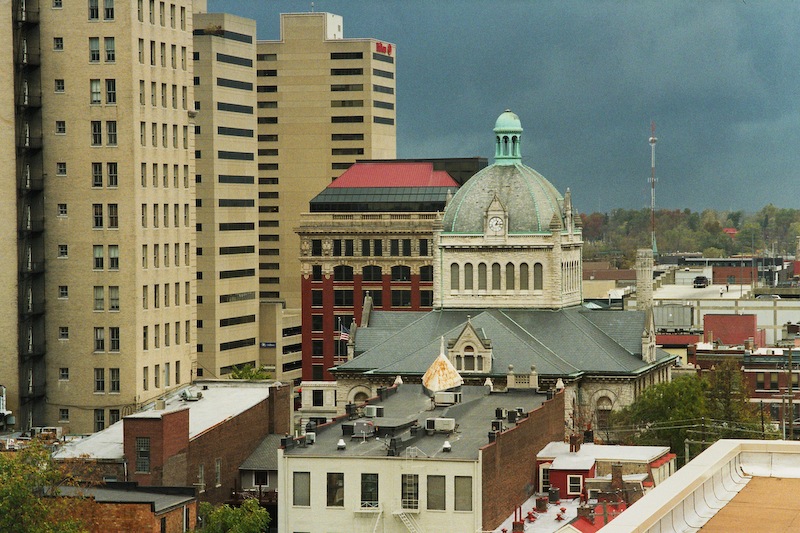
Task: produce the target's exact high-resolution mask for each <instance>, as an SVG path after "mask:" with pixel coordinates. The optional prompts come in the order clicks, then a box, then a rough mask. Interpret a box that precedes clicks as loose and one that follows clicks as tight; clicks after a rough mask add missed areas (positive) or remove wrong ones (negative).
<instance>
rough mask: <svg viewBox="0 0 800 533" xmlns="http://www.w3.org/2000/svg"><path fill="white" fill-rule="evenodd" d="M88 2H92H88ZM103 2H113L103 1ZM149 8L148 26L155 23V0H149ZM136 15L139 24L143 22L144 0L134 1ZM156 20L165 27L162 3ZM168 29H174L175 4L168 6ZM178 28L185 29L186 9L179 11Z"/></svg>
mask: <svg viewBox="0 0 800 533" xmlns="http://www.w3.org/2000/svg"><path fill="white" fill-rule="evenodd" d="M89 1H90V2H91V1H92V0H89ZM104 1H105V2H109V1H113V0H104ZM149 7H150V11H149V13H150V24H155V23H156V5H155V0H149ZM136 14H137V18H138V20H139V22H144V0H137V1H136ZM158 20H159V23H160V24H161V26H162V27H166V5H165V3H164V2H159V3H158ZM169 27H170V28H172V29H175V4H170V5H169ZM180 28H181V30H185V29H186V8H185V7H181V9H180Z"/></svg>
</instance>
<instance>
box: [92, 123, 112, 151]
mask: <svg viewBox="0 0 800 533" xmlns="http://www.w3.org/2000/svg"><path fill="white" fill-rule="evenodd" d="M90 128H91V129H90V134H91V135H90V144H91V145H92V146H102V145H103V121H101V120H93V121H91V123H90ZM105 133H106V146H117V121H116V120H107V121H106V127H105Z"/></svg>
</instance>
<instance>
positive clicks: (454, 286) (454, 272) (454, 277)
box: [450, 263, 459, 291]
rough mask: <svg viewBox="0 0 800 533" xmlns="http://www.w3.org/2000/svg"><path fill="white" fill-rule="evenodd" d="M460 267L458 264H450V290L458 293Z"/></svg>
mask: <svg viewBox="0 0 800 533" xmlns="http://www.w3.org/2000/svg"><path fill="white" fill-rule="evenodd" d="M458 278H459V267H458V263H451V264H450V290H451V291H457V290H458V288H459V279H458Z"/></svg>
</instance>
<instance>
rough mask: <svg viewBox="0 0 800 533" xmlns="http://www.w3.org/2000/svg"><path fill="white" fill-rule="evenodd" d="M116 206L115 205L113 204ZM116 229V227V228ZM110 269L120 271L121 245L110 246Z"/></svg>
mask: <svg viewBox="0 0 800 533" xmlns="http://www.w3.org/2000/svg"><path fill="white" fill-rule="evenodd" d="M112 205H114V204H112ZM115 227H116V226H115ZM108 269H109V270H119V245H118V244H109V245H108Z"/></svg>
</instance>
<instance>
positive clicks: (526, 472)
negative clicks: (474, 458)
mask: <svg viewBox="0 0 800 533" xmlns="http://www.w3.org/2000/svg"><path fill="white" fill-rule="evenodd" d="M563 439H564V393H563V392H560V393H558V394H556V396H555V398H553V399H552V400H550V401H547V402H545V404H544V405H543V406H542V407H540V408H539V409H536V410H535V411H531V412H530V413H529V414H528V417H527V418H526V419H524V420H523V421H522V422H520V423H518V424H517V426H516V427H514V428H512V429H509V430H508V431H505V432H503V433H500V434H498V435H497V440H496V441H495V442H494V443H493V444H489V445H487V446H484V447H483V448H482V465H481V467H482V476H483V486H482V487H481V498H482V502H483V504H482V506H483V516H482V524H483V526H482V528H483V529H484V530H492V529H495V528H497V527H498V526H499V525H500V524H501V523H502V522H503V520H505V519H506V518H507V517H508V516H509V515H511V513H513V512H514V509H515V508H516V507H517V506H518V505H520V504H522V503H523V502H524V501H525V500H526V499H528V497H529V496H530V494H531V493H532V492H534V490H535V487H536V483H537V478H536V475H537V472H536V454H537V453H538V452H539V450H541V449H542V448H544V447H545V445H547V443H548V442H551V441H561V440H563Z"/></svg>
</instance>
